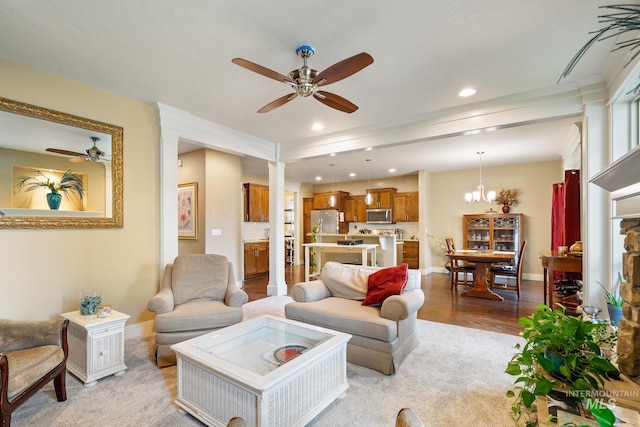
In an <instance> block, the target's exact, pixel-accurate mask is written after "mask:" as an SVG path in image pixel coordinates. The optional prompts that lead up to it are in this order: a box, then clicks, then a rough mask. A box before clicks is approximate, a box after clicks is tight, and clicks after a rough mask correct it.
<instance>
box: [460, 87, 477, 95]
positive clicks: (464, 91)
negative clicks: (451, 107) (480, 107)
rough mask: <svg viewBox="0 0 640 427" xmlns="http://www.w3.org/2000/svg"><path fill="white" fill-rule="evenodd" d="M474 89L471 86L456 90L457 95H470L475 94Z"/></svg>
mask: <svg viewBox="0 0 640 427" xmlns="http://www.w3.org/2000/svg"><path fill="white" fill-rule="evenodd" d="M475 93H476V90H475V89H474V88H471V87H467V88H464V89H462V90H461V91H460V92H458V96H463V97H465V96H471V95H475Z"/></svg>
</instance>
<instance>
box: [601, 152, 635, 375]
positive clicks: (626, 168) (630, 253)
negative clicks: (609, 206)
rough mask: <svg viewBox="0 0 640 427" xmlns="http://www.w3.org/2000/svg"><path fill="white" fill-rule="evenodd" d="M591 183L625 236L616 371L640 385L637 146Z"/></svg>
mask: <svg viewBox="0 0 640 427" xmlns="http://www.w3.org/2000/svg"><path fill="white" fill-rule="evenodd" d="M590 182H592V183H594V184H596V185H598V186H600V187H602V188H604V189H605V190H608V191H609V192H611V199H612V200H613V213H612V217H613V218H621V219H622V221H621V222H620V234H622V235H624V236H625V239H624V250H625V252H624V253H623V255H622V277H623V282H622V283H621V285H620V294H621V296H622V299H623V300H624V302H623V304H622V313H623V315H624V319H622V320H621V321H620V325H619V328H618V367H619V369H620V371H621V372H622V373H623V374H625V375H627V376H629V377H634V378H632V379H633V380H634V381H635V382H636V383H640V146H638V147H635V148H634V149H633V150H631V151H629V152H628V153H627V154H625V155H624V156H622V157H621V158H619V159H618V160H616V161H615V162H614V163H612V164H611V165H610V166H609V167H608V168H606V169H605V170H603V171H602V172H600V173H599V174H597V175H596V176H594V177H593V178H592V179H591V180H590Z"/></svg>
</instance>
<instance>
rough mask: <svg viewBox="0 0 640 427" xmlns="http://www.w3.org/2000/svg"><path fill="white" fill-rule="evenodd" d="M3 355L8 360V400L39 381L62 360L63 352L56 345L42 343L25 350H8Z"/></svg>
mask: <svg viewBox="0 0 640 427" xmlns="http://www.w3.org/2000/svg"><path fill="white" fill-rule="evenodd" d="M5 355H6V356H7V361H8V362H9V387H8V391H7V398H8V400H9V401H11V400H13V398H14V397H15V396H17V395H18V394H20V393H22V392H23V391H24V390H26V389H27V387H29V386H31V385H32V384H34V383H35V382H36V381H39V380H40V379H41V378H42V377H43V376H45V374H46V373H48V372H49V371H51V370H52V369H53V368H55V367H56V366H58V365H59V364H60V363H61V362H62V361H63V360H64V352H63V351H62V348H60V346H58V345H44V346H42V347H34V348H29V349H26V350H17V351H10V352H7V353H5Z"/></svg>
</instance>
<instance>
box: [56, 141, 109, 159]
mask: <svg viewBox="0 0 640 427" xmlns="http://www.w3.org/2000/svg"><path fill="white" fill-rule="evenodd" d="M90 139H91V141H93V147H91V148H87V149H86V150H84V152H82V153H79V152H77V151H69V150H63V149H61V148H47V149H46V150H45V151H48V152H50V153H56V154H64V155H66V156H75V157H82V159H77V161H84V160H89V161H92V162H97V161H99V160H102V159H103V158H104V157H105V156H106V154H107V153H105V152H104V151H102V150H101V149H99V148H98V147H97V146H96V144H97V142H98V141H100V138H98V137H97V136H92V137H90ZM74 160H76V159H72V161H74Z"/></svg>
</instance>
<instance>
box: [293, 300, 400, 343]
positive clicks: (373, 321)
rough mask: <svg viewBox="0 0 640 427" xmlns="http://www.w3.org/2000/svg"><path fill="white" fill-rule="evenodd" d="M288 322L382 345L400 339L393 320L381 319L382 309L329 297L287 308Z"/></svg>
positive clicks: (295, 303) (354, 301)
mask: <svg viewBox="0 0 640 427" xmlns="http://www.w3.org/2000/svg"><path fill="white" fill-rule="evenodd" d="M284 311H285V316H286V317H287V319H293V320H299V321H301V322H305V323H311V324H313V325H316V326H322V327H325V328H329V329H334V330H336V331H342V332H346V333H348V334H351V335H359V336H364V337H369V338H373V339H376V340H380V341H387V342H389V341H392V340H394V339H396V338H397V336H398V326H397V323H396V322H395V321H393V320H389V319H385V318H383V317H381V316H380V308H378V307H367V306H362V305H361V302H360V301H357V300H350V299H345V298H335V297H329V298H325V299H322V300H320V301H315V302H291V303H289V304H287V305H285V307H284Z"/></svg>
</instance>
